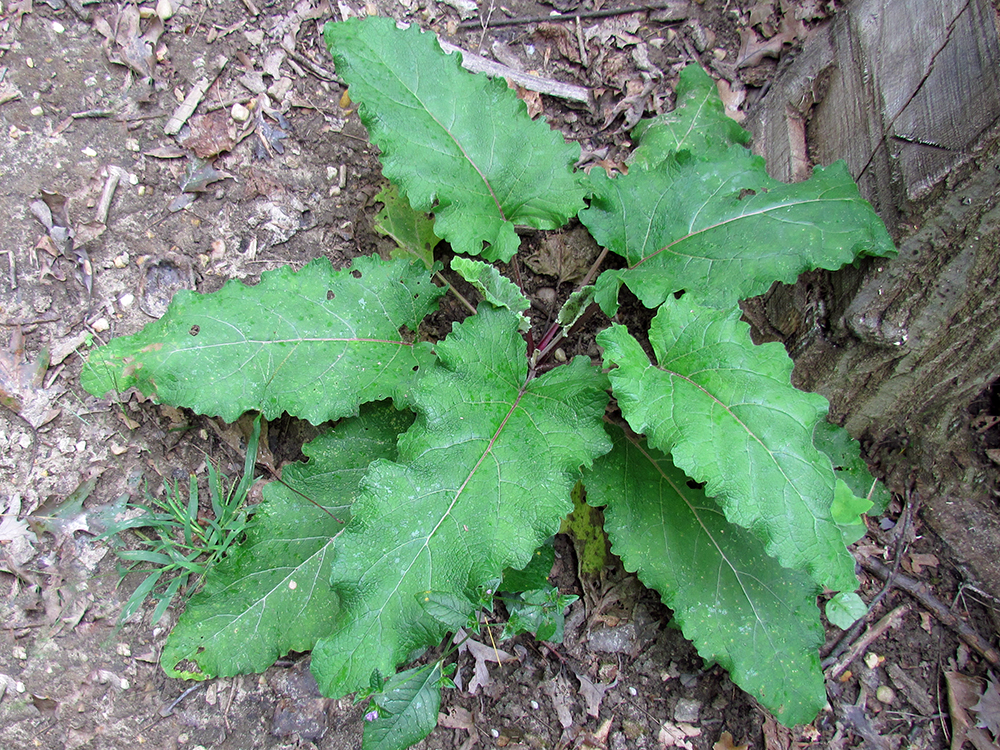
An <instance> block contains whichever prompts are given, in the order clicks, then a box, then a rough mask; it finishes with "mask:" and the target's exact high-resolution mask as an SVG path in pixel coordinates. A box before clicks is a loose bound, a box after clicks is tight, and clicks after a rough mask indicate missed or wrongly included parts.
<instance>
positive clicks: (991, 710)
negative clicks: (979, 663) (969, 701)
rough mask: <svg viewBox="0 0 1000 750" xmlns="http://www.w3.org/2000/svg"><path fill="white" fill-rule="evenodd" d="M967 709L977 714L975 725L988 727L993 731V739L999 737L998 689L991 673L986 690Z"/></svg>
mask: <svg viewBox="0 0 1000 750" xmlns="http://www.w3.org/2000/svg"><path fill="white" fill-rule="evenodd" d="M969 710H970V711H975V712H976V713H977V714H979V721H977V722H976V725H977V726H980V727H986V728H987V729H989V730H990V732H992V733H993V738H994V739H997V738H998V737H1000V691H998V690H997V683H996V681H995V678H994V677H993V675H992V674H991V675H990V679H989V680H988V681H987V683H986V691H985V692H984V693H983V695H982V697H981V698H980V699H979V703H977V704H976V705H974V706H972V707H971V708H970V709H969Z"/></svg>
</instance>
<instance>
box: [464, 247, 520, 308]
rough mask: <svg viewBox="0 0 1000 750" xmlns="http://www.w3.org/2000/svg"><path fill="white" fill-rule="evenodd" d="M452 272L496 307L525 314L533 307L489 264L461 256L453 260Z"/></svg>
mask: <svg viewBox="0 0 1000 750" xmlns="http://www.w3.org/2000/svg"><path fill="white" fill-rule="evenodd" d="M451 270H453V271H455V272H457V273H458V274H459V275H460V276H461V277H462V278H463V279H465V280H466V281H468V282H469V283H470V284H472V286H474V287H475V288H476V291H478V292H479V293H480V294H481V295H483V299H485V300H486V301H487V302H489V303H490V304H491V305H494V306H495V307H506V308H507V309H509V310H513V311H514V312H524V311H525V310H527V309H528V308H529V307H531V303H530V302H528V298H527V297H525V296H524V295H523V294H522V293H521V290H520V289H518V287H517V285H516V284H515V283H514V282H513V281H511V280H510V279H508V278H507V277H506V276H502V275H501V274H500V272H499V271H498V270H497V269H495V268H494V267H493V266H491V265H489V264H487V263H481V262H480V261H478V260H472V259H471V258H463V257H461V256H459V257H456V258H453V259H452V261H451Z"/></svg>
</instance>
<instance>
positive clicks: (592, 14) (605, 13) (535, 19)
mask: <svg viewBox="0 0 1000 750" xmlns="http://www.w3.org/2000/svg"><path fill="white" fill-rule="evenodd" d="M674 4H675V3H671V2H669V1H668V2H662V3H643V4H642V5H633V6H632V7H630V8H605V9H603V10H584V11H574V12H573V14H572V15H566V16H558V15H557V16H521V17H519V18H501V19H499V20H496V21H492V22H491V23H490V27H491V28H494V29H495V28H497V27H499V26H522V25H524V24H528V23H545V22H546V21H572V20H573V19H574V18H610V17H611V16H623V15H627V14H628V13H642V12H645V11H647V10H663V9H664V8H670V7H673V5H674ZM481 27H482V21H462V23H460V24H459V25H458V28H459V30H461V31H467V30H469V29H478V28H481Z"/></svg>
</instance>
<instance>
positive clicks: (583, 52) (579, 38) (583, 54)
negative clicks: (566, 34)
mask: <svg viewBox="0 0 1000 750" xmlns="http://www.w3.org/2000/svg"><path fill="white" fill-rule="evenodd" d="M576 43H577V46H579V48H580V62H581V63H582V64H583V67H585V68H589V67H590V59H589V58H588V57H587V45H586V44H584V43H583V26H582V24H581V23H580V16H579V15H578V16H576Z"/></svg>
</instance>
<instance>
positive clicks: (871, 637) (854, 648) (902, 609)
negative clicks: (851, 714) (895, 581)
mask: <svg viewBox="0 0 1000 750" xmlns="http://www.w3.org/2000/svg"><path fill="white" fill-rule="evenodd" d="M911 606H913V605H911V604H900V605H899V606H898V607H896V608H895V609H894V610H892V611H891V612H890V613H889V614H887V615H886V616H885V617H883V618H882V619H881V620H879V621H878V622H877V623H875V624H874V625H872V627H870V628H868V632H867V633H865V634H864V635H863V636H862V637H861V638H859V639H858V640H857V641H855V642H854V643H853V644H852V645H851V648H850V650H849V651H848V652H847V654H846V655H845V656H844V658H843V659H841V660H840V661H839V662H837V663H836V664H835V665H834V666H833V667H831V668H830V671H829V672H828V673H827V677H828V678H829V679H831V680H835V679H837V678H838V677H840V675H842V674H843V673H844V672H845V671H846V670H847V668H848V667H849V666H850V665H851V662H852V661H854V660H855V659H857V658H858V656H860V655H861V653H862V652H863V651H865V650H866V649H867V648H868V647H869V646H870V645H872V643H874V642H875V641H876V640H877V639H878V638H879V636H881V635H882V634H883V633H885V631H887V630H888V629H889V628H891V627H892V626H893V625H894V624H895V623H896V622H897V621H898V620H900V619H902V617H903V615H905V614H906V613H907V612H909V611H910V607H911Z"/></svg>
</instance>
